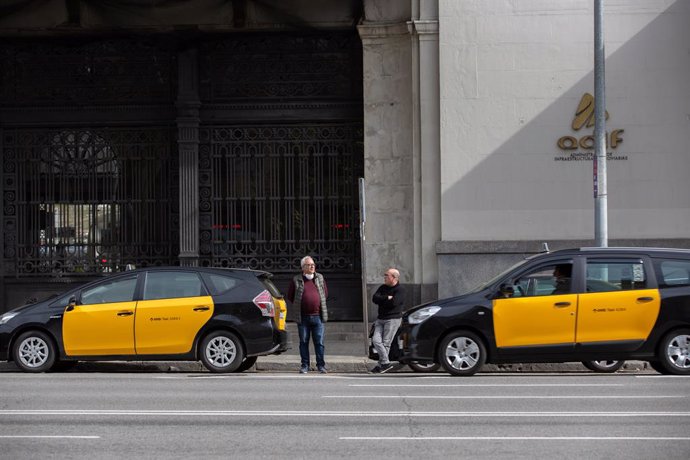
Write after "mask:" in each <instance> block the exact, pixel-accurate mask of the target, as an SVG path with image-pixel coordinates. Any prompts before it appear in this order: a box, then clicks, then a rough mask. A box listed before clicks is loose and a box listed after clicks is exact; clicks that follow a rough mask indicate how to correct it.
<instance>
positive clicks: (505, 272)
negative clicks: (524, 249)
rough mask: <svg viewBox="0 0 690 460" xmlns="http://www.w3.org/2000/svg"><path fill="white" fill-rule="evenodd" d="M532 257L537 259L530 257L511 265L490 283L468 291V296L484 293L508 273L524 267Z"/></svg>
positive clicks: (487, 282)
mask: <svg viewBox="0 0 690 460" xmlns="http://www.w3.org/2000/svg"><path fill="white" fill-rule="evenodd" d="M532 257H535V256H530V257H528V258H526V259H524V260H521V261H519V262H517V263H515V264H513V265H511V266H510V267H509V268H507V269H505V270H503V271H502V272H501V273H499V274H498V275H496V276H494V277H493V278H491V279H490V280H489V281H486V282H484V283H481V284H480V285H478V286H476V287H474V288H473V289H470V290H468V291H467V292H466V294H473V293H475V292H479V291H483V290H484V289H486V288H488V287H489V286H491V285H492V284H494V283H496V282H497V281H498V280H500V279H501V278H503V277H505V276H506V275H507V274H508V273H510V272H511V271H513V270H515V269H516V268H517V267H519V266H520V265H522V264H524V263H525V262H527V261H529V260H530V259H532Z"/></svg>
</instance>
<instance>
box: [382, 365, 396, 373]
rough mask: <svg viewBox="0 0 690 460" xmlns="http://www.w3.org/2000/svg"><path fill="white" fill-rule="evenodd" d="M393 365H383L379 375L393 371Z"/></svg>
mask: <svg viewBox="0 0 690 460" xmlns="http://www.w3.org/2000/svg"><path fill="white" fill-rule="evenodd" d="M393 367H394V366H393V365H392V364H391V363H388V364H382V365H381V369H380V370H379V372H378V373H379V374H385V373H386V372H388V371H390V370H392V369H393Z"/></svg>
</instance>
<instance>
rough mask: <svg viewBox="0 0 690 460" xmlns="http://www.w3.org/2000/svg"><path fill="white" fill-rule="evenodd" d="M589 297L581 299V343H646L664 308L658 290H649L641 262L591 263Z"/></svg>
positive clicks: (579, 321)
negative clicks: (636, 341)
mask: <svg viewBox="0 0 690 460" xmlns="http://www.w3.org/2000/svg"><path fill="white" fill-rule="evenodd" d="M586 288H587V293H585V294H581V295H580V308H579V310H578V315H577V316H578V317H577V335H576V340H577V342H578V343H588V342H590V343H591V342H615V341H624V340H645V339H646V338H647V337H648V336H649V334H650V332H651V331H652V327H653V326H654V324H655V323H656V320H657V317H658V316H659V309H660V307H661V296H660V294H659V291H658V290H657V289H648V288H647V275H646V273H645V267H644V263H643V262H642V261H640V260H630V261H626V260H617V259H611V260H606V259H595V260H590V261H588V262H587V279H586Z"/></svg>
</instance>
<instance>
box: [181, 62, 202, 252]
mask: <svg viewBox="0 0 690 460" xmlns="http://www.w3.org/2000/svg"><path fill="white" fill-rule="evenodd" d="M178 79H179V82H178V94H177V146H178V152H179V160H180V256H179V257H180V265H186V266H196V265H197V264H198V261H199V107H200V105H201V103H200V102H199V77H198V72H197V50H196V49H187V50H184V51H181V52H180V53H179V55H178Z"/></svg>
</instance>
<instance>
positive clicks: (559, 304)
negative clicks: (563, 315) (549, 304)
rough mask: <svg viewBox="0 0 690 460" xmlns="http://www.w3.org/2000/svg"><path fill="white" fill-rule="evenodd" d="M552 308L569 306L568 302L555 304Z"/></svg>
mask: <svg viewBox="0 0 690 460" xmlns="http://www.w3.org/2000/svg"><path fill="white" fill-rule="evenodd" d="M553 306H554V307H556V308H565V307H569V306H570V302H556V303H555V304H553Z"/></svg>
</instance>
